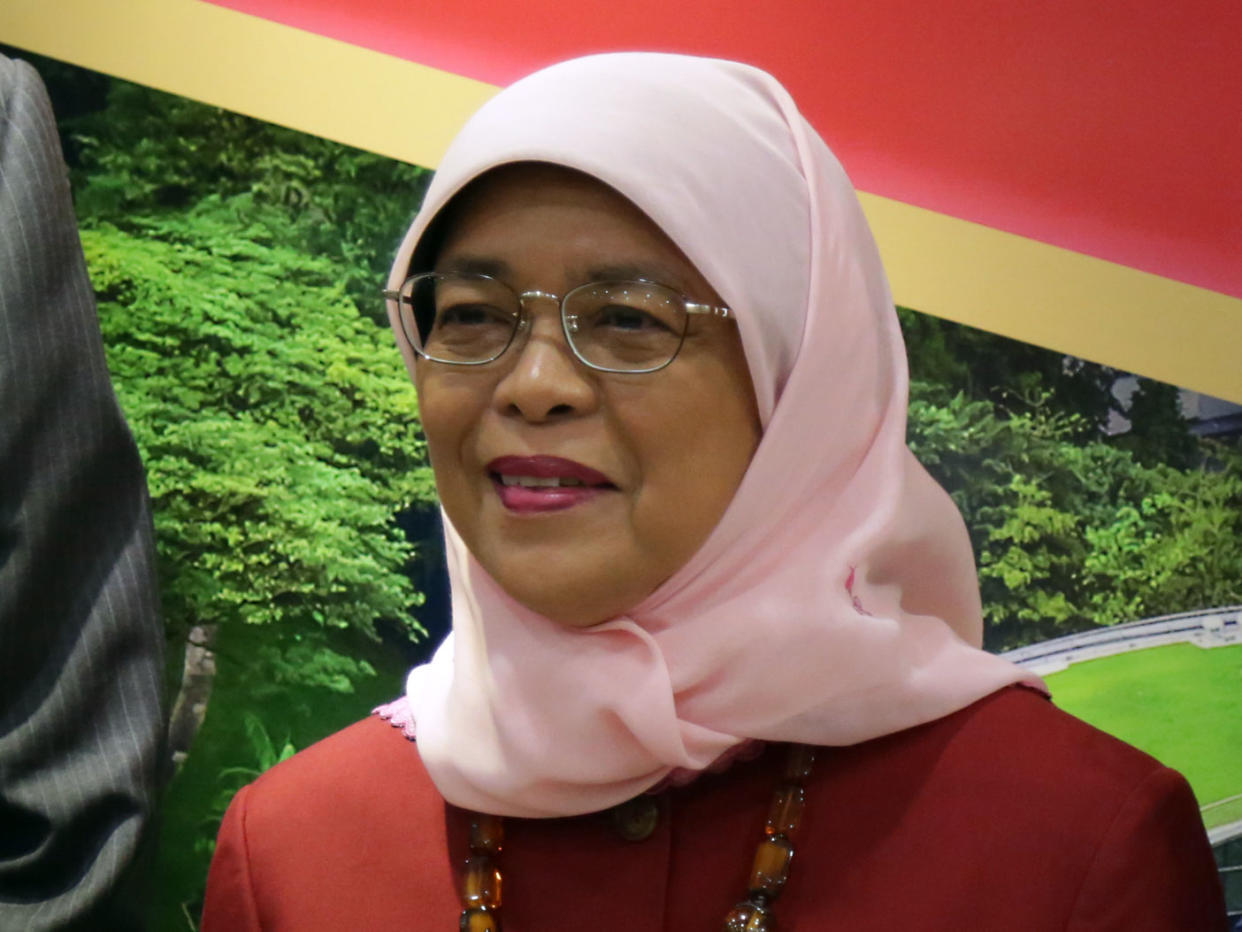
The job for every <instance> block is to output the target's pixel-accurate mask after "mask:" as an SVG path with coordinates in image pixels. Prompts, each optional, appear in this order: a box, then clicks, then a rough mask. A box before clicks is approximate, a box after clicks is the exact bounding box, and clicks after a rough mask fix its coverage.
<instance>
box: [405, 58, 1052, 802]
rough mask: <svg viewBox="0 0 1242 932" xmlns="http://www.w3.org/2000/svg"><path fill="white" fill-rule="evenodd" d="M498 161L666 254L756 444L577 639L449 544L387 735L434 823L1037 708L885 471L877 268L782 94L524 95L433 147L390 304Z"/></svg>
mask: <svg viewBox="0 0 1242 932" xmlns="http://www.w3.org/2000/svg"><path fill="white" fill-rule="evenodd" d="M518 161H540V162H550V163H555V164H558V165H564V166H567V167H570V168H574V169H578V170H579V171H582V172H585V173H587V174H589V175H592V176H594V177H596V178H598V179H600V180H601V181H603V182H605V183H606V184H608V185H610V186H611V187H613V188H615V189H616V190H617V191H619V192H620V193H621V194H623V195H624V196H625V197H627V198H628V199H629V200H631V201H632V202H633V203H634V204H636V205H637V206H638V207H639V208H640V209H642V210H643V211H644V212H645V213H646V214H647V215H648V216H649V217H651V218H652V220H654V221H655V223H656V224H657V225H658V226H660V227H661V228H662V229H663V230H664V231H665V232H666V233H667V234H668V235H669V236H670V237H671V238H672V239H673V241H674V242H676V243H677V244H678V246H680V247H681V249H682V251H683V252H684V253H685V254H686V256H687V257H688V258H689V259H690V261H691V262H693V263H694V265H695V266H696V267H697V268H698V269H699V270H700V272H702V274H703V275H704V277H705V278H706V279H707V280H708V281H709V282H711V284H712V285H713V286H714V287H715V289H716V291H717V292H719V294H720V295H721V296H722V297H723V298H724V300H725V301H726V302H727V304H728V305H729V307H730V308H732V309H733V311H734V312H735V313H736V316H737V320H738V326H739V328H740V329H741V335H742V342H743V345H744V348H745V351H746V358H747V362H748V364H749V367H750V371H751V376H752V379H753V382H754V386H755V393H756V396H757V400H758V405H759V412H760V417H761V419H762V422H763V425H764V435H763V439H762V442H761V443H760V445H759V448H758V450H757V452H756V453H755V456H754V459H753V461H752V462H751V465H750V468H749V470H748V472H747V473H746V476H745V477H744V479H743V481H742V484H741V486H740V487H739V489H738V491H737V494H736V496H735V498H734V500H733V502H732V504H731V505H730V507H729V509H728V510H727V511H726V513H725V515H724V517H723V518H722V519H721V521H720V524H719V525H718V526H717V527H716V529H715V530H714V531H713V533H712V534H711V536H710V537H709V538H708V540H707V541H706V542H705V543H704V545H703V547H702V549H701V550H700V551H699V552H698V553H697V554H696V555H695V556H694V557H693V558H692V559H691V560H690V562H689V563H687V564H686V565H685V566H683V567H682V568H681V569H680V570H678V571H677V572H676V573H674V574H673V576H672V577H670V578H669V579H668V580H667V581H666V582H665V583H663V584H662V585H661V586H660V587H659V588H658V589H657V590H656V591H655V592H653V593H652V594H651V595H650V596H648V597H647V598H646V599H645V600H644V601H643V602H642V603H641V604H639V605H636V606H635V607H634V609H633V611H631V612H630V613H629V615H627V616H624V617H619V618H616V619H613V620H610V621H607V622H605V623H603V624H599V625H596V626H594V627H591V628H586V629H568V628H564V627H561V626H559V625H556V624H554V623H552V622H551V621H549V620H547V619H546V618H543V617H542V616H540V615H537V614H535V613H534V612H532V611H530V610H529V609H526V608H525V607H523V606H522V605H520V604H518V603H517V602H515V601H514V600H513V599H511V598H510V597H509V596H508V595H507V594H506V593H505V592H504V591H503V590H501V589H500V587H499V586H498V585H497V584H496V582H495V581H494V580H493V579H492V578H491V577H490V576H489V575H488V574H487V573H486V572H485V571H484V570H483V568H482V567H481V566H480V565H479V564H478V562H477V561H476V560H475V559H474V558H473V557H472V556H471V555H470V553H469V552H468V551H467V550H466V548H465V546H464V545H463V544H462V541H461V539H460V537H459V536H458V535H457V533H456V532H455V531H454V529H453V527H452V525H451V524H449V523H448V520H447V518H446V519H445V527H446V531H445V533H446V538H447V549H448V564H449V575H450V578H451V581H452V592H453V596H452V609H453V631H452V634H450V635H449V637H448V638H447V639H446V640H445V642H444V644H443V645H442V646H441V647H440V648H439V649H438V650H437V652H436V654H435V656H434V658H433V659H432V660H431V662H430V663H428V664H425V665H423V666H420V667H417V668H415V669H414V670H413V671H412V672H411V673H410V676H409V681H408V683H407V693H406V697H405V698H404V700H403V701H399V702H398V703H395V704H394V706H393V707H389V708H387V709H386V710H385V714H386V715H388V716H390V717H393V718H394V721H395V722H397V723H401V724H406V725H409V726H411V727H416V729H417V737H418V745H419V752H420V754H421V756H422V759H423V761H424V763H425V764H426V767H427V770H428V772H429V773H430V774H431V777H432V779H433V780H434V781H435V783H436V786H437V787H438V788H439V789H440V791H441V792H442V793H443V794H444V796H445V798H446V799H448V800H449V801H450V802H452V803H454V804H456V805H459V806H464V807H467V808H471V809H478V810H483V811H488V812H494V813H499V814H502V815H516V816H536V817H538V816H563V815H573V814H577V813H582V812H589V811H593V810H598V809H603V808H606V807H608V806H610V805H613V804H615V803H618V802H621V801H623V800H626V799H628V798H630V797H632V796H634V795H636V794H638V793H641V792H642V791H644V790H646V789H648V788H650V787H652V786H654V785H656V784H657V783H659V782H660V781H662V780H664V779H666V778H667V777H669V775H670V774H675V773H677V772H679V771H684V770H689V771H698V770H702V769H704V768H706V767H708V766H709V765H711V764H712V763H713V762H715V761H717V760H720V759H722V758H726V757H727V755H728V754H730V753H731V752H732V751H734V750H735V749H736V748H738V747H739V746H740V745H741V744H742V743H744V742H745V741H747V739H760V740H773V741H800V742H807V743H811V744H819V745H845V744H853V743H856V742H860V741H865V740H867V739H869V738H874V737H877V736H879V735H884V734H887V733H890V732H894V731H897V730H900V729H903V728H908V727H910V726H912V725H917V724H920V723H922V722H927V721H931V720H933V719H937V718H940V717H942V716H944V715H947V714H949V713H951V712H954V711H956V710H958V709H961V708H962V707H964V706H966V705H968V704H970V703H971V702H974V701H975V700H977V699H979V698H981V697H983V696H985V695H987V694H989V693H991V692H993V691H995V690H996V689H999V688H1000V687H1002V686H1005V685H1008V684H1011V683H1014V682H1018V681H1022V680H1026V681H1029V682H1032V683H1033V684H1034V685H1036V686H1039V687H1040V688H1042V684H1040V683H1039V681H1038V680H1035V679H1032V678H1031V677H1030V676H1029V675H1028V674H1026V673H1024V671H1022V670H1020V669H1018V668H1017V667H1015V666H1013V665H1012V664H1010V663H1008V662H1006V661H1003V660H1001V659H999V658H997V657H994V656H992V655H990V654H987V653H984V652H983V651H982V650H980V649H979V644H980V642H981V637H982V619H981V613H980V605H979V595H978V586H977V583H976V577H975V567H974V562H973V559H972V556H971V549H970V543H969V540H968V538H967V535H966V529H965V526H964V524H963V522H962V519H961V516H960V515H959V514H958V512H957V509H956V508H955V507H954V505H953V503H952V502H951V500H950V499H949V497H948V496H947V495H946V494H945V492H944V491H943V490H942V489H940V487H939V486H937V485H936V483H935V482H934V481H933V480H932V479H931V478H930V477H929V476H928V474H927V473H926V472H925V471H924V470H923V468H922V467H921V466H920V465H919V464H918V462H916V460H915V459H914V457H913V456H912V455H911V454H910V452H909V450H908V449H907V448H906V445H905V429H906V389H907V374H906V359H905V350H904V347H903V344H902V339H901V334H900V331H899V329H898V325H897V318H896V314H895V313H894V310H893V302H892V298H891V296H890V294H889V289H888V283H887V280H886V278H885V275H884V270H883V268H882V266H881V264H880V257H879V254H878V252H877V251H876V247H875V243H874V241H873V240H872V237H871V233H870V231H869V229H868V227H867V223H866V220H865V219H864V217H863V214H862V210H861V209H860V207H859V204H858V201H857V199H856V197H855V195H854V190H853V188H852V187H851V185H850V182H849V180H848V179H847V178H846V175H845V172H844V171H843V170H842V168H841V165H840V164H839V163H838V162H837V160H836V158H835V157H834V156H833V154H832V153H831V152H830V151H829V150H828V148H827V146H826V145H825V144H824V142H823V140H822V139H820V137H819V136H818V135H817V134H816V132H815V131H814V130H813V129H812V128H811V127H810V125H809V124H808V123H807V122H806V120H805V119H803V117H802V116H801V114H799V113H798V110H797V109H796V107H795V106H794V103H793V101H792V100H791V99H790V97H789V95H788V93H787V92H786V91H785V89H784V88H783V87H781V85H780V84H778V83H777V82H776V80H775V79H773V78H772V77H771V76H770V75H768V74H765V73H764V72H762V71H759V70H757V69H755V68H752V67H749V66H747V65H741V64H737V63H733V62H726V61H717V60H710V59H701V58H690V57H684V56H675V55H659V54H646V53H633V54H614V55H599V56H592V57H588V58H582V59H577V60H574V61H569V62H565V63H563V64H560V65H556V66H554V67H551V68H548V69H546V70H544V71H540V72H538V73H536V74H533V75H531V76H530V77H528V78H525V79H523V80H521V81H519V82H518V83H516V84H514V85H513V86H512V87H510V88H508V89H507V90H505V91H503V92H502V93H501V94H499V95H498V96H497V97H495V98H493V99H492V100H491V101H490V102H489V103H488V104H487V105H485V106H484V107H483V108H482V109H481V110H480V111H479V112H478V113H477V114H476V115H475V116H474V117H473V118H472V119H471V120H470V122H469V123H467V125H466V126H465V128H464V129H463V130H462V131H461V133H460V135H459V136H458V137H457V138H456V140H455V141H454V142H453V144H452V146H451V147H450V149H449V151H448V153H447V155H446V156H445V158H444V161H443V163H442V165H441V166H440V169H439V171H438V172H437V174H436V176H435V180H434V181H433V183H432V185H431V187H430V189H429V190H428V192H427V197H426V201H425V202H424V204H423V208H422V210H421V211H420V213H419V215H418V217H417V218H416V219H415V221H414V224H413V226H412V227H411V228H410V231H409V233H408V234H407V235H406V238H405V241H404V242H403V244H402V246H401V250H400V252H399V253H398V255H397V259H396V263H395V265H394V266H393V272H392V276H391V278H390V287H393V288H396V287H398V286H399V284H400V283H401V281H402V280H403V279H404V278H405V276H406V275H407V270H408V269H409V265H410V261H411V257H412V256H413V254H414V250H415V247H416V246H417V245H418V243H419V240H420V237H421V236H422V235H423V233H424V232H425V231H426V229H427V227H428V224H429V223H430V222H431V220H432V219H433V218H434V217H435V216H436V215H437V214H438V213H439V211H440V210H441V209H443V208H444V206H445V205H446V204H447V203H448V202H449V201H450V200H451V199H452V198H453V196H454V195H455V194H456V193H457V192H459V191H460V190H461V189H462V187H463V186H465V185H466V184H467V183H469V182H470V181H471V180H472V179H474V178H477V177H478V176H479V175H481V174H482V173H484V172H486V171H488V170H489V169H491V168H495V167H497V166H499V165H502V164H505V163H510V162H518ZM394 329H395V331H396V333H397V334H398V336H397V340H398V343H399V344H400V346H401V351H402V353H403V354H404V356H405V360H406V364H407V366H409V367H411V371H412V369H413V365H414V359H413V354H412V351H411V349H410V347H409V346H408V344H407V343H406V342H405V341H404V339H403V338H402V337H401V335H400V332H401V331H400V327H397V326H395V327H394ZM674 365H676V363H675V362H674ZM670 442H676V440H675V439H674V438H670ZM411 719H412V721H411Z"/></svg>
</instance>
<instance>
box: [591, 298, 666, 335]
mask: <svg viewBox="0 0 1242 932" xmlns="http://www.w3.org/2000/svg"><path fill="white" fill-rule="evenodd" d="M595 324H596V326H597V327H610V328H612V329H614V330H624V331H627V332H635V333H638V332H642V331H653V330H655V331H667V330H668V329H669V327H668V324H667V323H665V322H664V321H662V320H661V319H660V318H659V317H657V316H656V315H654V314H652V313H650V312H648V311H644V310H641V309H639V308H636V307H629V306H628V305H624V304H614V305H609V306H608V307H604V308H601V309H600V311H599V313H598V314H597V315H596V317H595Z"/></svg>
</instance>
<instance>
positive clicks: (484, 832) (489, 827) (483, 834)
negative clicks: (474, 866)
mask: <svg viewBox="0 0 1242 932" xmlns="http://www.w3.org/2000/svg"><path fill="white" fill-rule="evenodd" d="M504 841H505V822H504V819H502V818H501V817H500V816H498V815H488V814H487V813H484V812H476V813H474V814H473V815H472V816H471V819H470V842H469V844H470V851H471V853H472V854H500V849H501V848H503V847H504Z"/></svg>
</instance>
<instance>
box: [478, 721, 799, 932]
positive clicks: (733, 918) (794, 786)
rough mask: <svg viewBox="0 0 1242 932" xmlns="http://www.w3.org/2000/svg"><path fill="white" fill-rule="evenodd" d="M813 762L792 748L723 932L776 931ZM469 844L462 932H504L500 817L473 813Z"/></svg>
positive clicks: (502, 839) (502, 840) (501, 821)
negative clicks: (775, 909) (776, 906)
mask: <svg viewBox="0 0 1242 932" xmlns="http://www.w3.org/2000/svg"><path fill="white" fill-rule="evenodd" d="M814 762H815V752H814V751H813V750H812V749H811V748H809V747H807V746H806V745H805V744H791V745H789V749H788V756H787V757H786V759H785V768H784V771H783V773H782V775H781V780H780V782H779V783H777V786H776V791H775V792H774V793H773V794H772V804H771V806H770V807H769V809H768V818H767V822H766V823H764V826H763V836H764V837H763V840H762V841H760V842H759V846H758V847H757V848H756V849H755V860H754V863H753V865H752V866H751V870H750V883H749V884H748V886H747V890H746V898H745V899H744V900H742V901H741V902H740V903H738V904H737V905H736V906H734V907H733V908H732V909H731V910H729V913H728V915H726V916H725V920H724V932H774V930H775V928H776V926H775V920H774V919H773V916H772V903H773V902H774V901H775V900H776V898H777V897H778V896H780V893H781V890H783V889H784V887H785V882H786V881H787V880H788V879H789V862H790V861H791V860H793V853H794V849H793V842H792V841H791V840H790V839H791V836H792V835H793V834H794V832H795V831H796V830H797V828H798V822H799V820H800V819H801V817H802V808H803V806H804V805H805V803H806V786H805V784H806V780H807V778H808V777H809V776H810V775H811V765H812V764H813V763H814ZM623 805H624V804H623ZM468 846H469V855H468V856H467V857H466V870H465V876H464V879H463V881H462V888H461V906H462V910H461V923H460V925H459V926H458V928H459V930H460V932H500V903H501V896H500V886H501V877H500V852H501V849H502V848H503V847H504V820H503V819H502V818H501V817H500V816H495V815H486V814H485V813H481V812H474V813H471V815H470V833H469V841H468Z"/></svg>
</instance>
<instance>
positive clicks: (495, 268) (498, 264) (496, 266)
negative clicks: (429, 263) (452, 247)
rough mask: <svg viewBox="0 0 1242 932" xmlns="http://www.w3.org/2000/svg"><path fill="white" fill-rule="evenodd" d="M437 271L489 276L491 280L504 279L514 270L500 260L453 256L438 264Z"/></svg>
mask: <svg viewBox="0 0 1242 932" xmlns="http://www.w3.org/2000/svg"><path fill="white" fill-rule="evenodd" d="M436 271H437V272H440V273H446V272H448V273H453V274H456V275H487V276H489V277H491V278H504V277H505V276H507V275H508V274H509V273H510V272H511V271H512V270H511V268H510V266H509V263H507V262H503V261H502V260H500V259H486V258H483V257H481V256H451V257H449V258H448V259H445V260H443V261H441V262H437V263H436Z"/></svg>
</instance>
